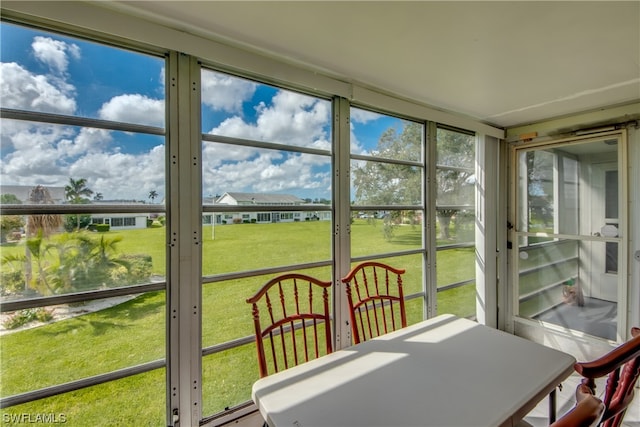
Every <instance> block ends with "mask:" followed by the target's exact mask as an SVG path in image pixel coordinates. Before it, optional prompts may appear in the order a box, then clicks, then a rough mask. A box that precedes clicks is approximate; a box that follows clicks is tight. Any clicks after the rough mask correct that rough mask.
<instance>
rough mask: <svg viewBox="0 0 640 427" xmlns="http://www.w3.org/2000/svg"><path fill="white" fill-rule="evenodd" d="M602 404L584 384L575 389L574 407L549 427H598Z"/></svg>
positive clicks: (602, 409) (602, 410)
mask: <svg viewBox="0 0 640 427" xmlns="http://www.w3.org/2000/svg"><path fill="white" fill-rule="evenodd" d="M603 413H604V403H602V401H601V400H600V399H598V398H597V397H596V396H594V395H593V394H592V392H591V389H589V387H587V386H586V385H584V384H579V385H578V388H577V389H576V405H575V406H574V407H573V408H572V409H571V410H570V411H569V412H567V413H566V414H564V415H563V416H562V417H561V418H560V419H558V420H557V421H556V422H554V423H553V424H551V425H550V426H549V427H592V426H596V425H598V423H599V422H600V420H601V418H602V414H603Z"/></svg>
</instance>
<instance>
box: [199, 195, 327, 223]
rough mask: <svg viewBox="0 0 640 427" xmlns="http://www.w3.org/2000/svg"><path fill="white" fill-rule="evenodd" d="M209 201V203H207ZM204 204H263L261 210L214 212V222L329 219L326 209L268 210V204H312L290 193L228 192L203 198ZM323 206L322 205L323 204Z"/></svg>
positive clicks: (208, 219) (210, 217)
mask: <svg viewBox="0 0 640 427" xmlns="http://www.w3.org/2000/svg"><path fill="white" fill-rule="evenodd" d="M207 201H210V203H207ZM204 202H205V204H214V205H227V206H249V205H253V206H256V205H258V206H259V205H264V206H265V210H264V211H263V212H225V213H223V214H215V223H216V224H241V223H259V224H265V223H271V222H296V221H311V220H318V221H319V220H323V221H328V220H331V212H327V211H318V212H313V211H303V210H301V211H291V212H276V211H272V210H269V209H268V208H267V207H268V206H313V203H307V202H306V201H304V200H303V199H301V198H299V197H297V196H293V195H291V194H272V193H240V192H228V193H224V194H223V195H222V196H220V197H218V198H217V199H215V200H213V199H211V198H209V199H206V198H205V199H204ZM323 206H324V205H323ZM212 217H213V215H205V216H204V217H203V222H204V223H205V224H211V222H212Z"/></svg>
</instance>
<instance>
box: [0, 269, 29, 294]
mask: <svg viewBox="0 0 640 427" xmlns="http://www.w3.org/2000/svg"><path fill="white" fill-rule="evenodd" d="M22 289H24V276H23V273H22V270H16V271H3V272H2V273H0V295H2V296H5V295H11V294H16V293H19V292H20V291H21V290H22Z"/></svg>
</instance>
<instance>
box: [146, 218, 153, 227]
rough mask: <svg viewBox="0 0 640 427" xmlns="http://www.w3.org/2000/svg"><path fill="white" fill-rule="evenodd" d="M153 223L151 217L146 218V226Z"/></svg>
mask: <svg viewBox="0 0 640 427" xmlns="http://www.w3.org/2000/svg"><path fill="white" fill-rule="evenodd" d="M152 225H153V220H152V219H151V218H147V228H150V227H151V226H152Z"/></svg>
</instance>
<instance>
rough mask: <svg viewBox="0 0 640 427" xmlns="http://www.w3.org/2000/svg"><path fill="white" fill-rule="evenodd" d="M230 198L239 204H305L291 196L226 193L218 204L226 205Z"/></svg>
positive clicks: (217, 201)
mask: <svg viewBox="0 0 640 427" xmlns="http://www.w3.org/2000/svg"><path fill="white" fill-rule="evenodd" d="M227 196H228V197H230V198H232V199H234V200H235V201H236V203H238V204H244V203H252V204H260V205H273V204H283V203H286V204H295V205H299V204H302V203H304V200H302V199H300V198H299V197H296V196H294V195H291V194H269V193H238V192H235V191H234V192H228V193H224V194H223V195H222V197H220V198H219V199H218V200H216V203H225V202H224V200H225V199H226V197H227Z"/></svg>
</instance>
